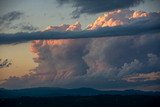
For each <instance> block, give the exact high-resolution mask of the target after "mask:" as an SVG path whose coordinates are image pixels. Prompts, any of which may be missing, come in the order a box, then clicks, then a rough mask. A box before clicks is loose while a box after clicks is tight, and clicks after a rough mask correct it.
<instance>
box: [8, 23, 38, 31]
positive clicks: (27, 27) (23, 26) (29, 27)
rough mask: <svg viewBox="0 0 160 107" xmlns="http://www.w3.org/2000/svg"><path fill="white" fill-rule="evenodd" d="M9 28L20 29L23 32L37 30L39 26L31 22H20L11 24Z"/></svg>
mask: <svg viewBox="0 0 160 107" xmlns="http://www.w3.org/2000/svg"><path fill="white" fill-rule="evenodd" d="M10 29H18V30H21V31H23V32H24V31H29V32H33V31H37V30H38V29H39V28H38V27H35V26H33V25H31V24H24V23H20V24H17V25H13V26H11V27H10Z"/></svg>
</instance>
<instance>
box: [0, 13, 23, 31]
mask: <svg viewBox="0 0 160 107" xmlns="http://www.w3.org/2000/svg"><path fill="white" fill-rule="evenodd" d="M23 15H24V13H22V12H19V11H12V12H9V13H6V14H4V15H2V16H0V30H3V29H5V28H7V27H9V26H10V25H11V24H12V22H13V21H15V20H18V19H20V18H21V17H22V16H23Z"/></svg>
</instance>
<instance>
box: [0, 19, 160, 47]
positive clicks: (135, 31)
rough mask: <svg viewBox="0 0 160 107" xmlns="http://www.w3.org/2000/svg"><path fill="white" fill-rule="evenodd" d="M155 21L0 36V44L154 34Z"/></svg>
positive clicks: (157, 27)
mask: <svg viewBox="0 0 160 107" xmlns="http://www.w3.org/2000/svg"><path fill="white" fill-rule="evenodd" d="M157 20H158V19H156V20H152V21H151V20H143V21H142V20H140V21H135V22H134V23H132V24H129V25H122V26H115V27H104V28H99V29H97V30H84V31H66V32H55V31H46V32H40V31H38V32H32V33H16V34H0V44H11V43H20V42H27V41H31V40H45V39H78V38H98V37H116V36H133V35H143V34H154V33H159V32H160V22H159V21H157Z"/></svg>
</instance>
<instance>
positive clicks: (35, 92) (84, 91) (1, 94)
mask: <svg viewBox="0 0 160 107" xmlns="http://www.w3.org/2000/svg"><path fill="white" fill-rule="evenodd" d="M95 95H152V96H155V95H160V92H159V91H140V90H133V89H130V90H124V91H117V90H110V91H102V90H97V89H93V88H75V89H65V88H55V87H38V88H26V89H14V90H8V89H4V88H1V89H0V98H16V97H57V96H95Z"/></svg>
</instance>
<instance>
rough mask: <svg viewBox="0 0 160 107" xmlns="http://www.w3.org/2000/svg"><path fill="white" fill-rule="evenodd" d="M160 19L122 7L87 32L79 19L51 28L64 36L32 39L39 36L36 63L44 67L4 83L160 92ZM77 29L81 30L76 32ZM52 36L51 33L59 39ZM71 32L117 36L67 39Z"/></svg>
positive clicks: (34, 48) (34, 44)
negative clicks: (82, 29) (58, 38)
mask: <svg viewBox="0 0 160 107" xmlns="http://www.w3.org/2000/svg"><path fill="white" fill-rule="evenodd" d="M158 20H159V14H158V13H146V12H141V11H130V10H117V11H112V12H108V13H105V14H104V15H102V16H100V17H99V18H98V19H97V20H96V21H95V22H93V23H91V24H90V25H89V26H88V27H87V30H86V31H85V32H84V31H81V27H80V23H79V22H76V23H75V24H73V25H60V26H50V27H48V28H47V29H46V30H45V31H44V32H42V33H44V34H50V33H51V35H54V33H55V32H56V31H57V30H58V33H55V35H56V34H58V36H59V37H60V38H63V39H61V40H42V36H46V35H42V36H40V38H39V39H40V40H35V39H30V40H34V41H33V42H32V44H31V51H32V52H33V53H34V54H36V55H37V57H35V58H34V61H35V63H37V64H38V66H37V67H36V68H35V69H34V70H33V73H31V74H29V75H25V76H23V77H20V78H18V77H10V78H9V79H7V80H6V82H4V83H3V84H1V86H2V87H7V88H17V87H18V88H24V87H32V86H56V87H67V88H68V87H69V88H73V87H93V88H101V89H120V88H122V89H124V88H135V89H142V88H143V87H144V86H145V89H147V90H158V89H159V87H160V86H159V83H160V77H159V75H160V74H159V71H160V66H159V65H160V45H159V43H160V36H159V30H160V29H159V21H158ZM142 23H143V24H142ZM94 29H97V30H94ZM74 30H77V31H76V32H71V31H74ZM59 31H61V34H63V36H62V35H60V34H59V33H60V32H59ZM65 31H68V32H65ZM67 33H68V34H67ZM38 34H41V33H38ZM38 34H37V35H38ZM26 35H28V34H26ZM51 35H50V36H49V37H53V38H54V36H51ZM66 35H67V36H69V38H74V36H75V35H76V36H77V35H80V36H79V38H80V37H81V36H84V37H85V36H86V37H96V35H97V36H102V35H103V36H108V35H109V36H112V37H107V38H96V39H93V38H87V39H64V38H65V37H66ZM124 35H125V36H124ZM130 35H135V36H130ZM12 36H17V35H12ZM21 36H22V37H24V36H23V35H21ZM113 36H115V37H113ZM18 37H19V36H18ZM46 37H48V36H46ZM46 37H45V38H46ZM56 37H57V36H56ZM75 38H78V37H75ZM26 81H27V82H26ZM24 83H26V84H24Z"/></svg>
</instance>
